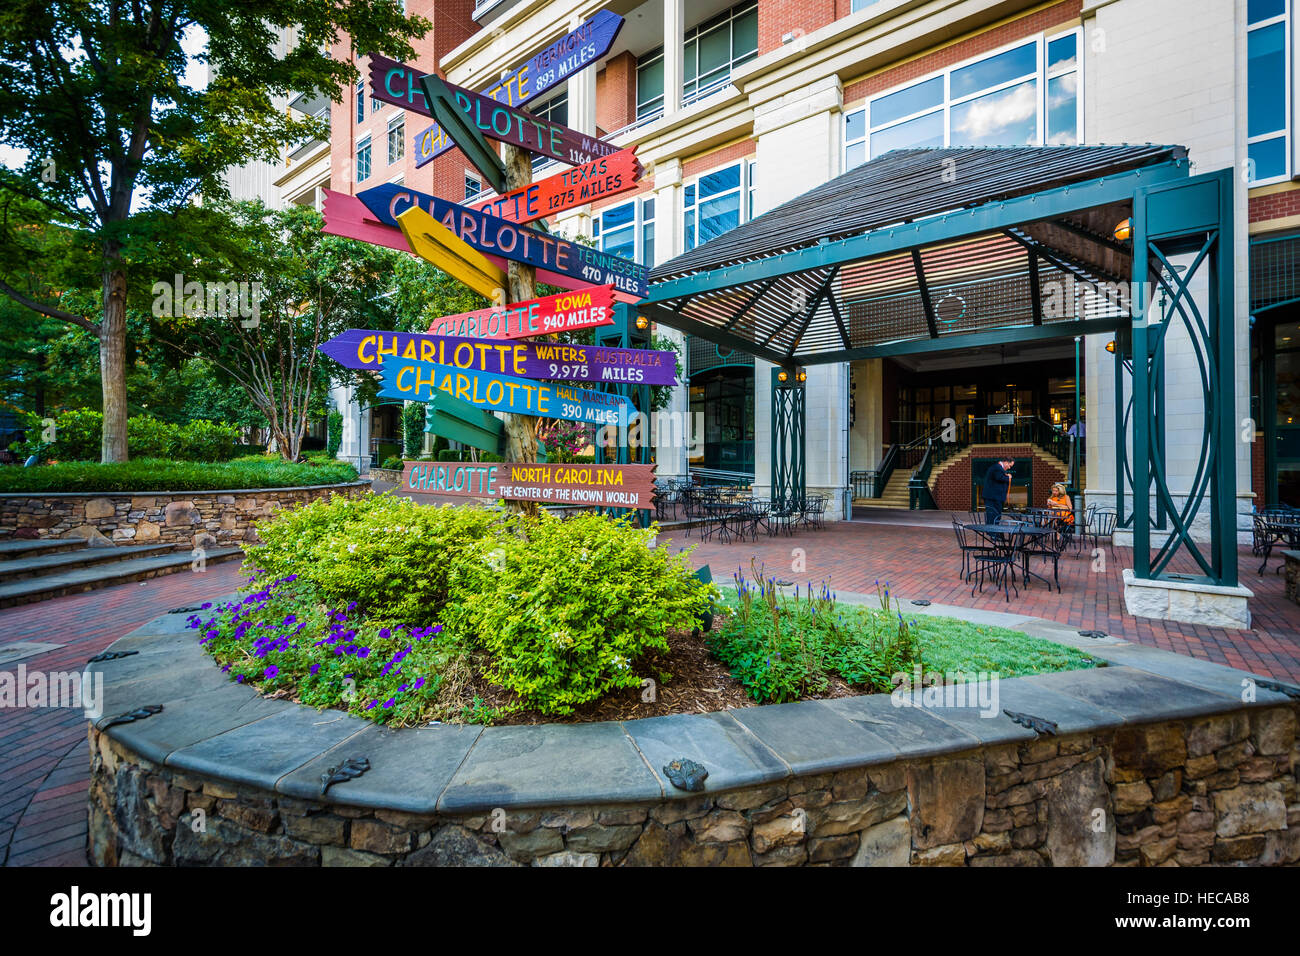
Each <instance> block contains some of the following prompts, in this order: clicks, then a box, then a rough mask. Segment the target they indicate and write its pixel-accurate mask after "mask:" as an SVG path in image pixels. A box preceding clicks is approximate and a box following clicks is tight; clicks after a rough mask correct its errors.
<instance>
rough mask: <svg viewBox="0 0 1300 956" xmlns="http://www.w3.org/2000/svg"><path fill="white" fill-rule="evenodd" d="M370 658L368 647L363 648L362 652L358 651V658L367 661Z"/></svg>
mask: <svg viewBox="0 0 1300 956" xmlns="http://www.w3.org/2000/svg"><path fill="white" fill-rule="evenodd" d="M369 656H370V648H368V647H363V648H361V650H359V651H357V657H359V658H361V659H362V660H365V659H366V658H367V657H369Z"/></svg>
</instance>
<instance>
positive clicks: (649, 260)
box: [637, 198, 655, 266]
mask: <svg viewBox="0 0 1300 956" xmlns="http://www.w3.org/2000/svg"><path fill="white" fill-rule="evenodd" d="M637 261H638V262H640V263H641V264H642V265H647V266H652V265H654V262H655V201H654V199H653V198H651V199H643V200H641V255H640V256H638V257H637Z"/></svg>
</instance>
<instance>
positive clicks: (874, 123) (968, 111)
mask: <svg viewBox="0 0 1300 956" xmlns="http://www.w3.org/2000/svg"><path fill="white" fill-rule="evenodd" d="M1079 67H1080V60H1079V33H1078V31H1077V30H1076V31H1072V32H1070V33H1066V34H1060V35H1057V36H1053V37H1050V38H1047V37H1038V38H1036V39H1034V40H1031V41H1029V42H1027V43H1020V44H1018V45H1017V46H1014V47H1012V48H1010V49H1007V50H1002V51H999V52H996V53H993V54H991V55H989V56H986V57H983V58H981V59H978V60H975V61H973V62H970V63H965V64H961V65H958V66H955V67H952V68H951V69H948V70H946V71H944V72H942V73H939V74H938V75H936V76H931V77H927V78H925V79H922V80H918V81H917V82H915V83H912V84H910V85H908V86H904V87H902V88H900V89H896V90H890V91H889V92H886V93H884V94H882V95H880V96H877V97H875V98H874V99H873V100H871V101H870V102H869V103H868V104H867V106H866V107H865V108H863V109H858V110H853V111H851V112H849V113H847V114H846V115H845V127H844V163H845V168H846V169H852V168H853V167H854V166H857V165H859V164H861V163H864V162H866V161H867V160H868V159H871V158H874V157H876V156H879V155H881V154H882V153H886V152H888V151H889V150H891V149H912V148H920V147H935V146H1033V145H1038V144H1039V143H1046V144H1048V145H1071V144H1075V143H1078V142H1079V133H1080V129H1079V125H1080V114H1081V110H1080V104H1079V90H1080V82H1079Z"/></svg>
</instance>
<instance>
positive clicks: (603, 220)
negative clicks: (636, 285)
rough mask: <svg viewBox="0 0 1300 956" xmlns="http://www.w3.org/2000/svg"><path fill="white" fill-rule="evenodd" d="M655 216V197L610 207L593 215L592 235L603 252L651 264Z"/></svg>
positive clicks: (643, 263) (652, 259)
mask: <svg viewBox="0 0 1300 956" xmlns="http://www.w3.org/2000/svg"><path fill="white" fill-rule="evenodd" d="M654 215H655V201H654V198H653V197H651V198H648V199H640V200H633V201H632V202H627V203H621V204H619V205H617V206H611V207H609V208H608V209H604V210H602V211H601V212H599V213H597V214H596V215H595V216H594V217H593V218H592V236H593V238H595V239H596V245H597V246H598V247H599V248H600V249H601V250H603V251H604V252H609V253H613V254H614V255H616V256H622V257H623V258H625V259H631V260H632V261H634V262H639V263H641V264H642V265H652V264H653V263H654ZM638 242H639V245H638Z"/></svg>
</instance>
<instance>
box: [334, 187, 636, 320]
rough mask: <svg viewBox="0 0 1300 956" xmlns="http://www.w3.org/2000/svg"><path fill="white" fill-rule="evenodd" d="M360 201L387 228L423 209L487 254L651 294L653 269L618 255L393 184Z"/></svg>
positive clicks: (363, 194)
mask: <svg viewBox="0 0 1300 956" xmlns="http://www.w3.org/2000/svg"><path fill="white" fill-rule="evenodd" d="M357 198H358V199H360V200H361V201H362V202H363V203H364V204H365V206H366V208H367V209H369V210H370V212H371V213H372V214H373V215H374V217H375V218H376V219H378V220H379V221H380V222H382V223H383V224H384V225H386V226H395V227H396V226H397V217H398V216H400V215H401V214H402V213H404V212H405V211H406V210H408V209H410V208H411V207H412V206H419V207H420V208H421V209H423V210H424V211H425V212H427V213H428V214H429V215H430V216H432V217H433V218H434V219H436V220H438V221H439V222H440V223H442V224H443V225H444V226H446V227H447V228H448V229H450V230H451V232H452V233H453V234H454V235H456V236H457V237H458V238H460V239H461V240H463V241H464V242H465V243H467V244H468V245H470V246H471V247H473V248H474V249H477V250H478V251H479V252H482V253H483V254H484V255H489V256H500V257H501V258H503V259H509V260H511V261H512V262H522V263H525V264H526V265H530V266H535V267H536V268H538V269H546V270H549V271H551V272H558V273H560V274H561V275H566V276H571V277H572V278H574V279H577V280H579V281H580V282H584V283H587V284H590V285H613V286H614V288H615V289H617V290H618V291H620V292H626V293H627V294H628V295H633V296H636V297H637V298H638V299H644V298H645V297H646V296H647V295H649V294H650V270H649V269H647V268H646V267H645V266H643V265H641V264H639V263H636V262H633V261H632V260H631V259H624V258H623V257H622V256H616V255H614V254H613V253H609V252H602V251H601V250H599V249H593V248H591V247H590V246H584V245H582V244H581V243H578V242H570V241H569V240H567V239H564V238H562V237H560V236H552V235H550V234H548V233H545V232H541V231H539V230H537V229H530V228H529V227H527V226H521V225H519V224H517V223H513V222H510V221H509V220H507V219H500V218H498V217H496V216H491V215H489V214H487V213H485V212H479V211H478V210H477V209H470V208H469V207H468V206H462V205H459V204H458V203H454V202H452V201H450V200H448V199H442V198H440V197H438V196H430V195H429V194H428V193H422V192H419V191H418V190H415V189H409V188H407V187H405V186H398V185H396V184H394V183H384V184H383V185H380V186H375V187H373V188H371V189H366V190H363V191H362V192H359V193H357ZM399 228H400V227H399Z"/></svg>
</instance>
